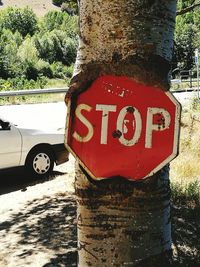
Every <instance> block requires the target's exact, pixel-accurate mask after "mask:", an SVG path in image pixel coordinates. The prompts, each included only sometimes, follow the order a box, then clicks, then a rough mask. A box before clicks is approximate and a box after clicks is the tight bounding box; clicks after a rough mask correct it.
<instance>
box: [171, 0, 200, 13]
mask: <svg viewBox="0 0 200 267" xmlns="http://www.w3.org/2000/svg"><path fill="white" fill-rule="evenodd" d="M198 6H200V1H199V2H197V3H194V4H192V5H191V6H188V7H186V8H183V9H181V10H178V11H177V12H176V15H177V16H179V15H183V14H186V13H188V12H190V11H193V10H194V9H195V8H196V7H198Z"/></svg>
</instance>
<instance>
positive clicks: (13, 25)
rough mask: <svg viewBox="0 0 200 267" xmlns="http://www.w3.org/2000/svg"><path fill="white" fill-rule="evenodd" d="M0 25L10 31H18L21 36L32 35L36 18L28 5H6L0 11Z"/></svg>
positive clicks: (35, 26) (35, 28) (34, 30)
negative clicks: (19, 6)
mask: <svg viewBox="0 0 200 267" xmlns="http://www.w3.org/2000/svg"><path fill="white" fill-rule="evenodd" d="M0 25H1V27H2V28H5V29H10V30H11V31H12V32H16V31H18V32H19V33H21V35H22V36H26V35H27V34H30V35H33V34H34V33H35V32H36V30H37V18H36V15H35V14H34V13H33V11H32V10H31V9H30V8H29V7H26V8H23V9H22V8H12V7H8V8H7V9H5V10H4V11H1V19H0Z"/></svg>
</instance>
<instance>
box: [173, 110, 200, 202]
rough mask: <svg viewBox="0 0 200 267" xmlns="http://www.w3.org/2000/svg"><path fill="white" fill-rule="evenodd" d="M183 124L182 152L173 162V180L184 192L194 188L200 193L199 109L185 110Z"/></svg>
mask: <svg viewBox="0 0 200 267" xmlns="http://www.w3.org/2000/svg"><path fill="white" fill-rule="evenodd" d="M181 125H182V127H181V135H180V154H179V156H178V157H177V158H176V159H175V160H174V161H172V163H171V171H170V177H171V182H172V184H175V185H176V186H177V185H178V186H179V187H180V190H182V191H184V192H185V191H187V190H190V191H191V190H192V191H194V192H193V193H194V195H199V193H200V113H199V111H198V109H197V110H196V109H194V108H193V109H191V110H189V111H187V112H183V114H182V123H181ZM188 188H189V189H188ZM190 193H192V192H190ZM199 198H200V196H199Z"/></svg>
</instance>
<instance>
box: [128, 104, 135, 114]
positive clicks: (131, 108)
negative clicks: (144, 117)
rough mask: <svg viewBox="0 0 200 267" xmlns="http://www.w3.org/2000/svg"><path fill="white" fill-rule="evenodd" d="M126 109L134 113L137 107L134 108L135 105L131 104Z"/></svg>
mask: <svg viewBox="0 0 200 267" xmlns="http://www.w3.org/2000/svg"><path fill="white" fill-rule="evenodd" d="M126 111H127V112H129V113H134V111H135V109H134V107H132V106H130V107H128V108H127V109H126Z"/></svg>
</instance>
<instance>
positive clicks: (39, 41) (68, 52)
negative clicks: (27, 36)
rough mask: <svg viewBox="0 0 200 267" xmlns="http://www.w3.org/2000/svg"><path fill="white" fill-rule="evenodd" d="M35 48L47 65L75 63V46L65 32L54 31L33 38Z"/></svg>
mask: <svg viewBox="0 0 200 267" xmlns="http://www.w3.org/2000/svg"><path fill="white" fill-rule="evenodd" d="M33 40H34V43H35V46H36V48H37V50H38V52H39V57H41V58H42V59H44V60H47V61H48V62H49V63H53V62H54V61H61V62H62V63H63V64H66V65H70V64H72V63H73V62H74V61H75V58H76V50H77V44H76V42H75V41H74V40H73V39H71V38H69V37H67V36H66V34H65V32H63V31H61V30H54V31H51V32H46V33H45V34H43V35H42V34H41V33H40V34H38V35H36V36H34V38H33Z"/></svg>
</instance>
